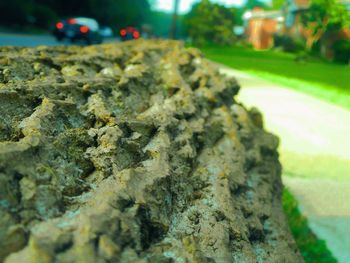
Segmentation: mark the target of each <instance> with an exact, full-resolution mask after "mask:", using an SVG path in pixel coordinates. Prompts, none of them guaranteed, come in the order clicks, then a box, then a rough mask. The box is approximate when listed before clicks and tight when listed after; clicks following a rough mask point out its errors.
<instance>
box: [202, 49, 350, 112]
mask: <svg viewBox="0 0 350 263" xmlns="http://www.w3.org/2000/svg"><path fill="white" fill-rule="evenodd" d="M201 50H202V52H203V53H204V54H205V56H206V57H207V58H209V59H211V60H213V61H215V62H218V63H221V64H224V65H226V66H229V67H232V68H235V69H239V70H244V71H249V72H250V73H252V74H254V75H257V76H259V77H262V78H265V79H269V80H271V81H274V82H276V83H279V84H282V85H286V86H289V87H290V88H293V89H296V90H299V91H303V92H305V93H308V94H310V95H313V96H316V97H318V98H321V99H324V100H327V101H330V102H333V103H335V104H338V105H341V106H343V107H346V108H349V109H350V67H349V66H348V65H342V64H334V63H329V62H326V61H323V60H321V59H319V58H308V59H307V60H306V61H303V62H297V61H296V60H295V57H296V55H295V54H290V53H283V52H277V51H271V50H266V51H255V50H252V49H248V48H242V47H215V46H207V47H204V48H201Z"/></svg>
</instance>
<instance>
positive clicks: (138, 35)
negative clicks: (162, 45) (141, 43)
mask: <svg viewBox="0 0 350 263" xmlns="http://www.w3.org/2000/svg"><path fill="white" fill-rule="evenodd" d="M132 36H133V37H134V38H135V39H138V38H139V37H140V33H139V32H137V31H135V32H134V33H132Z"/></svg>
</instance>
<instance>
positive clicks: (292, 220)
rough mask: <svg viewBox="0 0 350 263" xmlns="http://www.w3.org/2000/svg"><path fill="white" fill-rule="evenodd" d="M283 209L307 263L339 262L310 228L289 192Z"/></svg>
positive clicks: (285, 192)
mask: <svg viewBox="0 0 350 263" xmlns="http://www.w3.org/2000/svg"><path fill="white" fill-rule="evenodd" d="M283 208H284V211H285V213H286V215H287V218H288V223H289V227H290V229H291V231H292V233H293V236H294V238H295V241H296V243H297V245H298V247H299V250H300V252H301V254H302V256H303V257H304V260H305V262H306V263H314V262H317V263H336V262H337V260H336V259H335V258H334V257H333V255H332V253H331V252H330V251H329V250H328V248H327V246H326V242H325V241H323V240H320V239H318V238H317V236H316V235H315V234H314V233H313V232H312V231H311V229H310V228H309V226H308V221H307V219H306V218H305V217H304V216H303V215H302V214H301V213H300V210H299V208H298V202H297V201H296V200H295V198H294V197H293V195H292V194H291V193H290V192H289V191H288V190H284V192H283Z"/></svg>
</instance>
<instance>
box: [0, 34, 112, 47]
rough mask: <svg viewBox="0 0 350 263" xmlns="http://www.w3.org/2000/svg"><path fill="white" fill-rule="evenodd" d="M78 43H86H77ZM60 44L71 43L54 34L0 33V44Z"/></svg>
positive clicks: (23, 45) (110, 41)
mask: <svg viewBox="0 0 350 263" xmlns="http://www.w3.org/2000/svg"><path fill="white" fill-rule="evenodd" d="M117 41H118V40H117V39H116V38H114V39H113V38H107V39H105V40H104V42H105V43H112V42H117ZM76 44H80V45H81V44H84V43H83V42H82V43H76ZM42 45H45V46H59V45H71V43H70V42H69V41H68V40H65V41H62V42H58V41H57V40H56V39H55V38H54V37H53V36H52V35H28V34H14V33H0V46H22V47H36V46H42Z"/></svg>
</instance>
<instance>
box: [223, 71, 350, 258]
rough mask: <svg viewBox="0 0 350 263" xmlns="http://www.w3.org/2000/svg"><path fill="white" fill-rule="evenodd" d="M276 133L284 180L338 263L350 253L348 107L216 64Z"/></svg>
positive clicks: (312, 227)
mask: <svg viewBox="0 0 350 263" xmlns="http://www.w3.org/2000/svg"><path fill="white" fill-rule="evenodd" d="M221 71H222V73H225V74H227V75H233V76H235V77H236V78H237V79H238V81H239V82H240V84H241V86H242V89H241V91H240V95H239V97H238V100H240V101H242V102H243V103H244V104H245V105H246V106H248V107H251V106H256V107H257V108H259V109H260V110H261V111H262V112H263V114H264V118H265V124H266V129H267V130H269V131H271V132H273V133H274V134H277V135H278V136H279V137H280V139H281V145H280V148H279V151H280V155H281V162H282V166H283V182H284V184H285V185H286V186H287V188H289V189H290V191H291V192H292V193H293V194H294V195H295V197H296V198H297V200H298V201H299V203H300V208H301V210H302V212H303V214H304V215H305V216H306V217H307V218H308V220H309V223H310V227H311V229H312V230H313V231H314V232H315V233H316V234H317V235H318V236H319V238H321V239H324V240H326V242H327V245H328V247H329V249H330V250H331V251H332V253H333V255H334V256H335V257H336V258H337V259H338V261H339V262H340V263H348V262H349V259H350V139H349V138H348V136H349V134H350V111H349V110H346V109H344V108H341V107H338V106H336V105H333V104H330V103H327V102H325V101H322V100H319V99H317V98H314V97H311V96H309V95H305V94H303V93H300V92H296V91H294V90H291V89H288V88H287V87H284V86H281V85H278V84H275V83H273V82H270V81H266V80H264V79H261V78H258V77H255V76H252V75H249V74H246V73H244V72H241V71H237V70H232V69H229V68H225V67H221Z"/></svg>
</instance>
